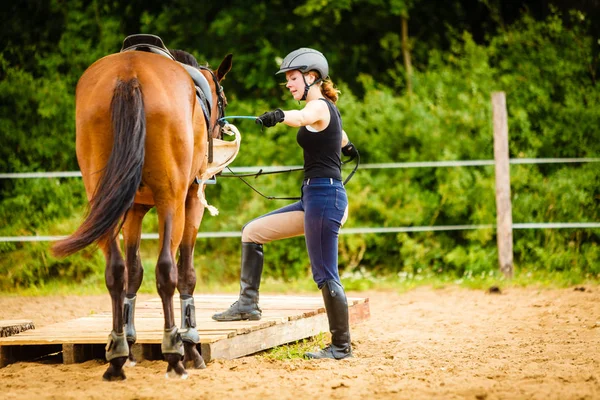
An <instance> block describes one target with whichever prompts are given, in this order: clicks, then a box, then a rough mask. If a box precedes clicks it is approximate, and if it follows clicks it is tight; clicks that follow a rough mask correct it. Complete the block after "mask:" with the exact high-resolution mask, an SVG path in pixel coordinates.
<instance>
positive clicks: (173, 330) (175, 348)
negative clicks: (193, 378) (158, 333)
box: [156, 206, 187, 379]
mask: <svg viewBox="0 0 600 400" xmlns="http://www.w3.org/2000/svg"><path fill="white" fill-rule="evenodd" d="M157 209H158V220H159V229H160V230H161V231H162V234H161V239H160V242H161V243H160V246H161V251H160V255H159V257H158V262H157V264H156V287H157V291H158V294H159V296H160V298H161V300H162V305H163V314H164V318H165V325H164V333H163V339H162V344H161V351H162V353H163V356H164V358H165V360H166V361H167V363H168V364H169V366H168V367H167V378H168V377H180V378H182V379H186V378H187V372H186V371H185V367H184V366H183V363H182V360H183V354H184V351H183V341H182V339H181V334H180V333H179V331H178V329H177V326H175V317H174V309H173V294H174V293H175V288H176V286H177V266H176V264H175V258H174V256H173V255H174V253H175V251H176V250H177V247H178V246H179V243H180V242H181V234H182V231H183V207H182V209H181V210H178V214H179V215H178V217H179V218H173V214H171V213H169V212H168V211H165V210H161V209H160V208H158V206H157ZM174 231H175V232H174ZM174 233H179V235H178V237H176V236H175V235H174ZM173 246H175V247H173Z"/></svg>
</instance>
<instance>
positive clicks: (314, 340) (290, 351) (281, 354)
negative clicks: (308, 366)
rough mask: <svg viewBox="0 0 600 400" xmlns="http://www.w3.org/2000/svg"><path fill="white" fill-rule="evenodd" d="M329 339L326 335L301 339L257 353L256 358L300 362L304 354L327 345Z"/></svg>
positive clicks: (320, 334)
mask: <svg viewBox="0 0 600 400" xmlns="http://www.w3.org/2000/svg"><path fill="white" fill-rule="evenodd" d="M329 339H330V335H329V334H328V333H319V334H318V335H316V336H313V337H311V338H308V339H302V340H299V341H297V342H293V343H288V344H284V345H282V346H276V347H273V348H271V349H269V350H265V351H263V352H261V353H259V354H258V355H257V357H262V358H265V359H268V360H277V361H286V360H302V359H304V354H305V353H307V352H309V351H315V350H318V349H322V348H323V347H325V346H326V345H327V344H328V343H329Z"/></svg>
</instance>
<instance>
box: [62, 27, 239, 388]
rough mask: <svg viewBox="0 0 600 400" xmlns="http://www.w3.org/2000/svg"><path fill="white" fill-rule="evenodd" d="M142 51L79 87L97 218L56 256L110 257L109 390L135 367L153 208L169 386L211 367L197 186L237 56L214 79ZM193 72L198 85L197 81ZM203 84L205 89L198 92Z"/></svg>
mask: <svg viewBox="0 0 600 400" xmlns="http://www.w3.org/2000/svg"><path fill="white" fill-rule="evenodd" d="M146 36H148V35H146ZM156 38H157V37H156ZM126 40H127V39H126ZM159 41H160V39H159ZM155 44H156V43H155ZM124 47H125V46H124ZM157 48H159V49H158V50H160V51H157ZM122 50H123V49H122ZM134 50H135V49H134ZM140 50H142V51H121V52H119V53H115V54H111V55H108V56H105V57H103V58H101V59H99V60H97V61H96V62H94V63H93V64H92V65H91V66H89V67H88V68H87V69H86V70H85V71H84V73H83V74H82V75H81V77H80V78H79V80H78V82H77V87H76V93H75V119H76V154H77V161H78V164H79V167H80V170H81V175H82V178H83V183H84V186H85V191H86V194H87V198H88V200H89V204H88V211H87V215H86V217H85V219H84V221H83V222H82V224H81V225H80V226H79V228H78V229H77V230H76V231H75V232H74V233H73V234H72V235H70V236H68V237H67V238H65V239H63V240H60V241H58V242H57V243H55V244H54V245H53V247H52V251H53V253H54V254H55V255H56V256H57V257H65V256H68V255H70V254H72V253H74V252H76V251H79V250H81V249H83V248H85V247H87V246H89V245H92V244H97V245H98V247H99V248H100V249H101V250H102V252H103V253H104V257H105V259H106V269H105V282H106V287H107V289H108V292H109V294H110V297H111V303H112V331H111V332H110V335H109V337H108V342H107V345H106V348H105V350H106V352H105V355H106V360H107V361H108V362H109V366H108V368H107V370H106V372H105V373H104V375H103V379H104V380H108V381H114V380H123V379H125V378H126V377H125V373H124V371H123V366H124V364H125V362H126V361H127V359H129V360H130V362H131V363H132V364H133V365H134V364H135V358H134V356H133V354H132V352H131V347H132V345H133V344H134V343H135V341H136V338H137V335H136V330H135V324H134V315H135V299H136V293H137V291H138V290H139V288H140V286H141V283H142V277H143V272H144V271H143V268H142V263H141V259H140V253H139V247H140V240H141V225H142V219H143V218H144V216H145V215H146V213H147V212H148V211H149V210H150V209H152V208H153V207H156V211H157V215H158V225H159V232H158V233H159V249H160V250H159V254H158V259H157V263H156V269H155V273H156V286H157V291H158V294H159V296H160V299H161V301H162V307H163V315H164V332H163V339H162V344H161V351H162V354H163V356H164V358H165V360H166V361H167V363H168V367H167V377H179V378H182V379H185V378H186V377H187V371H186V369H185V368H186V365H187V364H190V363H191V364H192V366H193V368H205V367H206V364H205V363H204V360H203V359H202V356H201V355H200V353H199V352H198V350H197V344H198V343H199V334H198V331H197V330H196V321H195V307H194V298H193V294H194V289H195V286H196V274H195V270H194V267H193V252H194V245H195V243H196V236H197V233H198V228H199V227H200V223H201V221H202V217H203V214H204V208H205V207H204V204H206V203H205V201H204V204H203V200H204V199H203V198H202V196H203V195H204V185H203V184H204V181H199V180H198V179H197V177H198V176H201V175H202V173H203V171H205V170H206V168H207V164H208V158H209V157H208V151H209V145H210V144H211V138H220V136H221V130H220V124H219V119H220V118H222V117H224V109H225V107H226V105H227V99H226V97H225V94H224V92H223V88H222V86H221V84H220V82H221V81H222V80H223V78H225V75H226V74H227V73H228V72H229V71H230V70H231V65H232V55H231V54H228V55H226V56H225V58H224V59H223V61H222V62H221V64H220V65H219V67H218V68H217V69H216V70H212V69H210V68H209V67H201V66H199V65H198V63H197V62H196V60H195V58H194V57H193V56H191V54H189V53H186V52H184V51H182V50H168V49H167V48H166V47H164V45H162V41H160V45H157V46H154V45H149V46H147V47H142V48H140ZM148 50H152V51H148ZM161 52H162V53H166V54H161ZM190 66H191V69H192V70H193V71H195V72H194V73H195V74H196V75H197V76H196V77H193V76H192V75H190V73H191V72H193V71H190ZM198 73H199V74H198ZM200 75H202V76H200ZM199 80H200V81H202V82H201V83H202V85H203V86H204V87H203V88H201V89H203V90H201V89H197V88H196V87H197V84H195V82H197V81H199ZM202 91H204V92H205V93H204V94H202V93H201V92H202ZM208 91H210V93H206V92H208ZM206 95H208V96H206ZM121 232H122V236H123V245H124V250H125V257H123V254H122V253H121V246H120V240H119V233H121ZM178 250H179V259H178V260H177V262H176V261H175V257H176V254H177V251H178ZM175 289H177V291H178V292H179V294H180V301H181V329H178V328H177V326H176V325H175V319H174V307H173V296H174V292H175Z"/></svg>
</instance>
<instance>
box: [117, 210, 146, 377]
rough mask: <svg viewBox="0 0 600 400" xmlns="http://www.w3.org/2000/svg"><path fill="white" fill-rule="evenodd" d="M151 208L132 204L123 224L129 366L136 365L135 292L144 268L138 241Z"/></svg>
mask: <svg viewBox="0 0 600 400" xmlns="http://www.w3.org/2000/svg"><path fill="white" fill-rule="evenodd" d="M151 208H152V206H149V205H144V204H134V206H133V207H132V208H131V209H130V210H129V212H128V213H127V218H126V219H125V223H124V224H123V239H124V242H125V260H126V263H127V291H126V294H125V300H124V306H123V318H124V323H125V338H126V340H127V344H128V345H129V365H130V366H134V365H136V363H137V360H136V359H135V357H134V355H133V352H132V348H133V345H134V343H135V342H136V340H137V332H136V330H135V301H136V298H137V292H138V290H139V289H140V286H141V285H142V279H143V277H144V268H143V267H142V260H141V257H140V239H141V237H142V220H143V219H144V216H145V215H146V213H147V212H148V211H149V210H150V209H151Z"/></svg>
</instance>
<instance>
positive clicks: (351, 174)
mask: <svg viewBox="0 0 600 400" xmlns="http://www.w3.org/2000/svg"><path fill="white" fill-rule="evenodd" d="M234 118H237V119H253V120H256V117H253V116H246V115H232V116H229V117H223V118H220V119H219V121H225V120H227V119H234ZM355 158H356V164H355V165H354V168H353V169H352V171H351V172H350V174H349V175H348V176H347V177H346V179H345V180H344V182H343V185H344V186H346V184H347V183H348V182H349V181H350V179H352V177H353V176H354V173H355V172H356V170H357V169H358V166H359V165H360V153H359V152H358V150H356V157H351V158H349V159H348V160H346V161H342V165H345V164H348V163H349V162H351V161H352V160H354V159H355ZM226 168H227V170H229V172H230V173H231V176H228V175H221V178H238V179H239V180H241V181H242V182H244V183H245V184H246V185H247V186H248V187H249V188H250V189H252V190H254V191H255V192H256V193H258V194H259V195H261V196H262V197H264V198H265V199H267V200H300V199H301V197H277V196H266V195H264V194H262V193H261V192H260V191H259V190H258V189H256V188H255V187H254V186H252V185H251V184H250V183H248V181H246V180H245V179H244V178H245V177H250V176H253V177H255V178H257V177H259V176H261V175H270V174H282V173H288V172H294V171H303V170H304V168H290V169H286V170H283V171H269V172H263V170H262V169H260V170H258V172H255V173H249V174H236V173H235V172H233V171H232V170H231V168H229V166H227V167H226Z"/></svg>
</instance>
